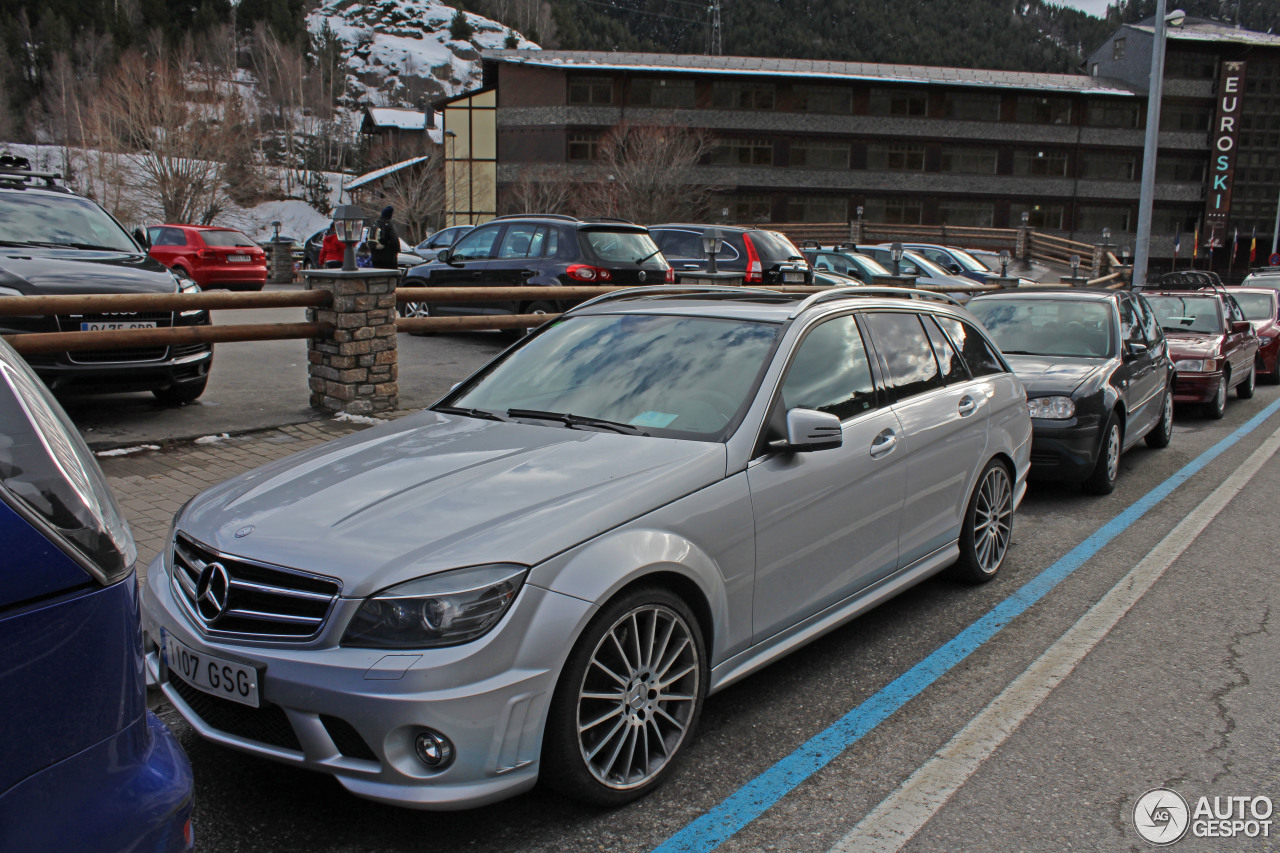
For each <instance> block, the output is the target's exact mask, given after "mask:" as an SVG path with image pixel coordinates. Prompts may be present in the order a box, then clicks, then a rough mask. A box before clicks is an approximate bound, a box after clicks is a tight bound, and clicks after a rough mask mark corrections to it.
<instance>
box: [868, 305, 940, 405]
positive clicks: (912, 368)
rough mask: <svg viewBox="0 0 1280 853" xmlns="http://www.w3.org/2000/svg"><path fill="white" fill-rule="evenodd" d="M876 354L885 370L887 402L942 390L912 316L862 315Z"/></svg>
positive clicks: (934, 364)
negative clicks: (937, 389) (885, 367)
mask: <svg viewBox="0 0 1280 853" xmlns="http://www.w3.org/2000/svg"><path fill="white" fill-rule="evenodd" d="M865 317H866V320H867V324H868V325H869V326H870V327H871V335H872V336H873V337H874V338H875V342H876V351H877V352H878V353H880V357H881V358H882V359H883V360H884V362H885V365H886V366H887V367H888V368H889V375H888V377H886V383H885V384H886V385H887V386H888V389H889V399H890V400H891V401H897V400H901V399H903V398H905V397H910V396H912V395H913V394H921V393H923V392H925V391H929V390H931V389H933V388H941V387H942V384H943V383H942V375H941V374H940V373H939V371H938V362H937V360H936V359H935V358H934V356H933V347H932V346H931V345H930V344H929V338H928V337H927V336H926V335H925V333H924V327H923V326H921V325H920V318H919V317H917V316H916V315H915V314H899V313H892V314H890V313H884V314H880V313H875V314H867V315H865Z"/></svg>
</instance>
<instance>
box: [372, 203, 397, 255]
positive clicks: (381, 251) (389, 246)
mask: <svg viewBox="0 0 1280 853" xmlns="http://www.w3.org/2000/svg"><path fill="white" fill-rule="evenodd" d="M394 213H395V208H393V207H391V205H387V206H386V207H384V208H382V216H381V217H380V218H379V219H378V223H377V225H375V226H374V228H373V237H372V239H371V240H370V241H369V248H370V249H372V250H373V258H372V260H373V263H372V266H375V267H377V268H378V269H383V270H393V269H396V268H397V265H396V260H397V258H398V257H399V255H400V235H399V234H398V233H397V232H396V226H395V225H393V224H392V222H391V216H392V215H393V214H394Z"/></svg>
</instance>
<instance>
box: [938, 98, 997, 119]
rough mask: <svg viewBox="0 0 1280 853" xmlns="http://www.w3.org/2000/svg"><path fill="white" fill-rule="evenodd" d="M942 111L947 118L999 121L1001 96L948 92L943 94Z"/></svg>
mask: <svg viewBox="0 0 1280 853" xmlns="http://www.w3.org/2000/svg"><path fill="white" fill-rule="evenodd" d="M942 111H943V114H944V115H946V117H947V118H954V119H960V120H962V121H999V120H1000V96H999V95H987V94H982V93H979V92H947V93H945V94H944V95H943V96H942Z"/></svg>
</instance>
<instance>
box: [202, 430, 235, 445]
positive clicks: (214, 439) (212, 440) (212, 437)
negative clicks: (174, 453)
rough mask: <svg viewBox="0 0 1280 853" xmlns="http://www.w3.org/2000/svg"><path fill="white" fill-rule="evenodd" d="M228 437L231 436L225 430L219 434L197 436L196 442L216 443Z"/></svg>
mask: <svg viewBox="0 0 1280 853" xmlns="http://www.w3.org/2000/svg"><path fill="white" fill-rule="evenodd" d="M228 438H231V436H230V435H228V434H227V433H225V432H224V433H222V434H220V435H205V436H201V437H200V438H197V439H196V444H217V443H218V442H220V441H226V440H227V439H228Z"/></svg>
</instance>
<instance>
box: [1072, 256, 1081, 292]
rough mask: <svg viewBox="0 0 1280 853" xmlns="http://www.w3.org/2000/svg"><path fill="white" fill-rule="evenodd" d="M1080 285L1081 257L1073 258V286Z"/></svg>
mask: <svg viewBox="0 0 1280 853" xmlns="http://www.w3.org/2000/svg"><path fill="white" fill-rule="evenodd" d="M1079 284H1080V256H1079V255H1072V256H1071V286H1072V287H1078V286H1079Z"/></svg>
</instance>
